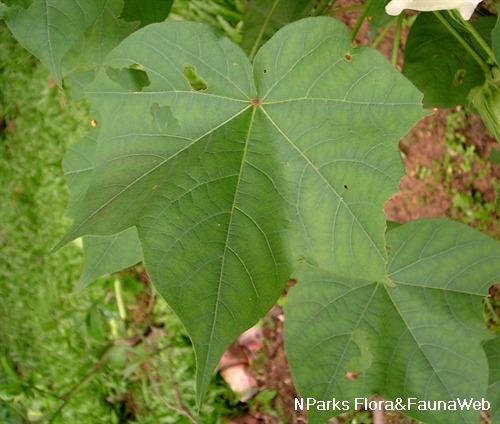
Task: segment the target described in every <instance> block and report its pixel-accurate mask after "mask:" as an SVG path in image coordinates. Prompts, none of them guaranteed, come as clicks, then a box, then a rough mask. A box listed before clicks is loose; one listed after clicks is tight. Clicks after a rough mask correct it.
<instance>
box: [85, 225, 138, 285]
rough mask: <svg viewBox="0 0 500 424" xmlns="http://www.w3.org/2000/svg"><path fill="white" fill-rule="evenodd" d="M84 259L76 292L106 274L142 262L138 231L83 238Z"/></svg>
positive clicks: (130, 229) (133, 229)
mask: <svg viewBox="0 0 500 424" xmlns="http://www.w3.org/2000/svg"><path fill="white" fill-rule="evenodd" d="M83 259H84V262H85V267H84V269H83V273H82V275H81V277H80V280H79V281H78V284H77V286H76V287H75V292H79V291H81V290H83V289H84V288H85V287H87V286H88V285H89V284H90V283H92V281H94V280H96V279H97V278H99V277H101V276H103V275H105V274H111V273H112V272H117V271H121V270H122V269H125V268H128V267H130V266H132V265H135V264H137V263H139V262H141V261H142V259H143V258H142V248H141V244H140V242H139V236H138V234H137V229H136V228H135V227H132V228H129V229H128V230H125V231H122V232H121V233H119V234H116V235H114V236H104V237H99V236H86V237H83Z"/></svg>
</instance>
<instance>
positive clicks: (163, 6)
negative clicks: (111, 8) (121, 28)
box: [120, 0, 174, 28]
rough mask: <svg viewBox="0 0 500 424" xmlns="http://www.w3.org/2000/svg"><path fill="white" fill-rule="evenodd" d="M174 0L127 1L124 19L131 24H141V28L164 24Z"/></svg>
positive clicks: (122, 15)
mask: <svg viewBox="0 0 500 424" xmlns="http://www.w3.org/2000/svg"><path fill="white" fill-rule="evenodd" d="M173 2H174V0H147V1H144V0H125V5H124V6H123V11H122V13H121V15H120V17H121V18H122V19H125V20H126V21H129V22H136V21H139V22H140V28H142V27H144V26H146V25H149V24H152V23H155V22H163V21H164V20H165V19H166V18H167V16H168V14H169V13H170V8H171V7H172V3H173Z"/></svg>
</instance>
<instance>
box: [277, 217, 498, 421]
mask: <svg viewBox="0 0 500 424" xmlns="http://www.w3.org/2000/svg"><path fill="white" fill-rule="evenodd" d="M387 244H388V249H389V256H390V260H389V263H388V265H387V275H388V277H389V278H390V279H391V281H392V282H393V283H394V287H391V286H388V285H382V284H380V283H379V282H374V281H370V280H366V279H362V278H352V277H346V276H341V275H339V274H336V273H335V272H325V271H324V270H321V269H318V268H310V267H309V268H308V269H302V270H299V271H298V272H297V273H296V277H297V279H298V281H299V284H298V286H297V287H295V288H294V289H293V290H291V292H290V293H289V295H288V299H287V304H286V308H285V316H286V322H285V344H286V352H287V357H288V360H289V363H290V368H291V370H292V376H293V379H294V382H295V385H296V387H297V389H298V390H299V392H300V393H301V395H302V396H304V397H312V398H315V399H318V400H330V399H331V398H336V399H341V400H347V401H348V402H349V406H350V407H351V408H355V407H357V406H360V405H356V401H355V398H368V399H369V398H370V397H371V396H372V395H373V394H378V395H380V396H382V397H383V398H385V399H386V400H390V401H393V402H397V400H398V399H402V405H404V406H406V409H405V410H402V409H401V408H400V410H401V412H403V413H404V414H406V415H409V416H411V417H413V418H416V419H418V420H421V421H424V422H432V423H436V424H439V423H450V422H453V423H457V424H458V423H471V422H477V421H478V420H479V411H477V410H472V409H470V410H457V411H453V410H441V411H439V410H438V411H431V410H429V408H424V410H419V409H418V406H417V405H415V404H414V405H413V406H412V407H410V408H408V407H407V405H408V399H409V398H415V399H417V400H418V401H431V402H433V401H445V402H448V401H455V400H456V398H460V399H461V400H463V399H470V398H474V399H475V400H481V398H482V397H486V396H485V395H486V389H487V384H488V364H487V361H486V356H485V354H484V351H483V348H482V346H481V343H482V342H483V341H484V340H485V339H487V338H488V337H489V336H488V333H487V331H486V327H485V325H484V322H483V320H482V315H481V308H482V303H481V299H482V297H483V296H484V295H485V294H486V293H487V290H488V287H489V286H490V285H491V284H493V283H496V282H498V278H499V274H498V263H499V262H500V244H499V243H498V242H496V241H494V240H493V239H490V238H489V237H487V236H485V235H484V234H481V233H479V232H476V231H474V230H472V229H471V228H468V227H466V226H464V225H461V224H457V223H454V222H452V221H448V220H439V219H435V220H431V219H429V220H422V221H414V222H411V223H408V224H406V225H402V226H400V227H397V228H395V229H392V230H390V231H389V232H388V233H387ZM490 400H491V401H492V402H495V399H493V398H491V399H490ZM431 407H432V404H431ZM425 409H427V410H425ZM340 413H342V411H339V410H337V411H332V410H329V411H321V410H317V409H315V408H313V409H311V410H310V411H309V422H310V423H320V422H324V421H325V420H326V419H327V418H329V417H331V416H333V415H338V414H340Z"/></svg>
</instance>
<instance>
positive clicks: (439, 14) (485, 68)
mask: <svg viewBox="0 0 500 424" xmlns="http://www.w3.org/2000/svg"><path fill="white" fill-rule="evenodd" d="M433 13H434V15H435V16H436V17H437V18H438V19H439V20H440V21H441V23H442V24H443V25H444V26H445V27H446V28H447V29H448V31H450V33H451V34H452V35H453V36H454V37H455V38H456V39H457V41H458V42H459V43H460V44H461V45H462V47H463V48H464V49H465V50H467V52H468V53H469V54H470V55H471V56H472V57H473V58H474V60H475V61H476V62H477V63H478V64H479V66H481V69H482V70H483V72H484V75H485V76H486V77H488V76H489V75H490V69H489V67H488V65H487V64H486V62H485V61H484V60H483V58H482V57H481V56H479V54H478V53H477V52H476V50H475V49H474V48H473V47H472V46H471V45H470V44H469V43H468V42H467V40H466V39H465V38H464V37H463V35H462V34H460V32H458V31H457V30H456V29H455V27H454V26H453V25H452V24H451V23H450V22H449V21H448V20H447V19H446V18H445V17H444V16H443V13H442V12H440V11H436V12H433Z"/></svg>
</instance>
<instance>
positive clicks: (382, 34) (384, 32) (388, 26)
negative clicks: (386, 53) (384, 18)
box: [372, 18, 397, 49]
mask: <svg viewBox="0 0 500 424" xmlns="http://www.w3.org/2000/svg"><path fill="white" fill-rule="evenodd" d="M396 19H397V18H394V19H392V20H391V21H390V22H389V23H387V24H386V25H385V26H384V29H383V30H382V31H381V32H380V34H379V35H377V38H375V40H373V43H372V47H373V48H374V49H376V48H377V47H378V45H379V44H380V42H381V41H382V40H383V39H384V37H385V36H386V35H387V33H388V32H389V31H390V29H391V28H392V26H393V25H394V22H396Z"/></svg>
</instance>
